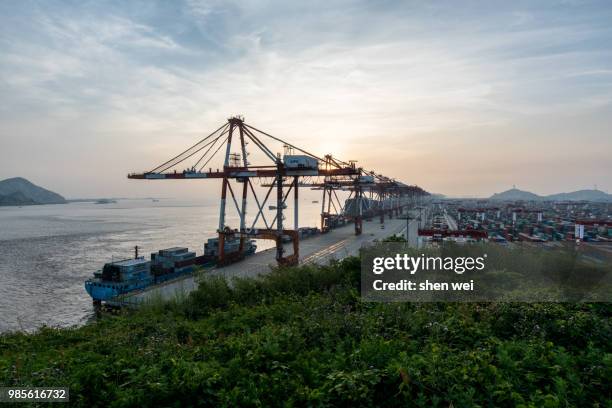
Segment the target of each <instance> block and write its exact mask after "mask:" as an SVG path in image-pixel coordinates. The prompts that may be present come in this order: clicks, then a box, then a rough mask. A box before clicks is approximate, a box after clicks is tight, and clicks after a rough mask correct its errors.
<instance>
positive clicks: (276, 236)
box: [128, 116, 427, 265]
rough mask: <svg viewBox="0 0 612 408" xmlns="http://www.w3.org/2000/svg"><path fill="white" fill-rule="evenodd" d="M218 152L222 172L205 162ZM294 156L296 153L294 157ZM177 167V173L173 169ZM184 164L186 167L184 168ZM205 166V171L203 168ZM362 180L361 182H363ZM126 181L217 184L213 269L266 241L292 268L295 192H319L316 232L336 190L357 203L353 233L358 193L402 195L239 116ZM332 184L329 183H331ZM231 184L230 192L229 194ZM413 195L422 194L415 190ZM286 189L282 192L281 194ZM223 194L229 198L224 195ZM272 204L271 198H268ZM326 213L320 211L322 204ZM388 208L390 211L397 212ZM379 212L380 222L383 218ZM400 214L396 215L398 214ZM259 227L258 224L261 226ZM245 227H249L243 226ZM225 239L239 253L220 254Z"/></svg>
mask: <svg viewBox="0 0 612 408" xmlns="http://www.w3.org/2000/svg"><path fill="white" fill-rule="evenodd" d="M263 140H268V141H270V140H271V141H274V142H278V143H282V145H283V146H284V148H285V154H284V155H283V156H281V154H280V153H276V154H275V153H274V152H273V151H272V150H271V149H270V148H269V147H268V145H266V144H265V143H264V142H263ZM251 144H252V145H255V147H256V148H257V149H254V150H255V151H254V152H253V151H249V148H248V147H249V146H250V145H251ZM222 149H224V152H225V153H224V154H223V156H222V168H221V169H219V168H217V169H215V170H213V167H212V165H210V163H211V161H212V160H213V158H214V157H217V153H218V152H219V151H221V150H222ZM295 152H299V154H295ZM251 153H257V154H254V156H255V155H259V156H260V158H261V159H262V160H263V161H262V163H261V164H257V165H253V164H252V163H251V161H250V160H251V159H250V156H251ZM179 165H182V167H183V169H182V170H180V169H179V168H178V167H177V166H179ZM185 165H187V167H185ZM207 166H209V167H208V169H207ZM364 176H365V178H364ZM300 177H302V178H307V179H309V180H312V179H318V178H323V179H324V181H323V183H300V181H299V179H300ZM128 178H130V179H143V180H178V179H221V182H222V184H221V200H220V210H219V225H218V229H217V233H218V237H219V254H218V264H219V265H224V264H226V263H229V262H232V261H234V260H236V259H237V258H241V257H242V256H243V250H244V244H245V240H247V239H251V238H254V239H271V240H273V241H275V243H276V260H277V262H278V263H279V264H281V265H294V264H296V263H297V262H298V260H299V234H298V220H299V212H298V198H299V188H300V187H304V186H308V187H310V188H319V187H321V188H322V189H323V191H324V197H325V195H326V194H327V200H326V199H325V198H324V200H323V204H322V229H323V230H325V229H326V219H329V217H330V211H331V210H330V207H331V206H332V205H333V206H334V207H335V210H336V211H337V212H341V211H342V204H341V203H340V200H339V198H338V196H337V194H336V191H335V190H336V189H346V190H348V191H351V194H352V195H353V197H354V198H358V199H359V200H358V202H359V210H358V212H357V214H356V215H353V216H352V219H354V221H355V232H356V233H357V234H359V233H361V228H362V227H361V218H362V209H361V205H362V202H361V200H362V198H363V194H364V191H366V190H367V191H370V193H371V194H374V193H373V191H376V194H377V195H379V196H380V197H387V196H393V197H396V196H401V195H402V194H404V193H405V192H406V191H407V190H406V189H404V188H403V187H402V186H403V185H402V184H401V183H399V184H398V183H397V182H395V181H394V180H391V179H387V178H384V177H383V176H379V175H376V180H374V178H373V177H370V174H369V172H366V171H364V170H363V169H362V168H358V167H356V165H355V162H354V161H351V162H344V161H340V160H337V159H335V158H333V157H332V156H331V155H327V156H325V157H319V156H316V155H314V154H312V153H310V152H308V151H306V150H304V149H301V148H299V147H297V146H294V145H292V144H290V143H288V142H286V141H284V140H282V139H280V138H278V137H275V136H272V135H271V134H269V133H266V132H264V131H261V130H259V129H257V128H255V127H253V126H251V125H249V124H247V123H245V121H244V118H242V117H240V116H235V117H231V118H229V119H228V120H227V123H225V124H223V125H222V126H220V127H219V128H217V129H216V130H215V131H214V132H212V133H211V134H209V135H208V136H206V137H205V138H203V139H201V140H200V141H198V142H197V143H196V144H194V145H193V146H191V147H189V148H188V149H187V150H184V151H183V152H181V153H180V154H178V155H176V156H174V157H173V158H172V159H170V160H168V161H166V162H164V163H162V164H161V165H159V166H157V167H155V168H153V169H152V170H150V171H147V172H144V173H132V174H129V175H128ZM253 180H259V181H260V184H261V186H263V187H267V190H265V191H266V192H265V196H264V198H263V200H260V197H259V196H258V194H257V192H256V189H255V188H254V186H253V184H254V183H253ZM334 183H335V184H334ZM232 185H234V186H235V187H236V190H234V187H232ZM406 187H410V188H413V187H415V188H416V189H418V190H414V191H418V192H419V193H422V194H427V193H425V192H424V191H423V190H421V189H420V188H418V187H416V186H406ZM284 188H286V190H285V189H284ZM274 189H276V200H275V201H276V202H275V205H274V206H270V208H271V209H273V210H275V213H276V214H275V216H274V218H273V219H272V220H271V222H268V219H267V218H266V215H265V211H264V209H265V207H266V204H267V203H268V200H269V199H270V196H271V193H272V191H273V190H274ZM228 192H229V194H228ZM291 192H293V200H294V203H293V210H294V215H293V222H294V225H293V229H290V228H286V227H285V225H284V222H283V221H284V214H283V211H284V209H286V207H287V206H286V203H287V200H288V198H289V195H290V194H291ZM332 195H333V196H334V198H335V201H336V202H337V203H338V204H339V208H338V207H336V204H335V203H332ZM228 198H229V199H231V202H230V207H231V203H233V204H234V208H235V210H236V213H237V215H238V217H239V219H240V225H239V228H234V229H232V228H230V227H229V226H228V225H226V223H227V217H226V215H227V206H228ZM251 200H252V202H254V203H255V205H256V206H257V212H256V213H255V216H254V217H251V219H248V218H247V208H248V202H249V201H251ZM270 201H273V199H270ZM326 204H327V206H328V208H327V211H325V210H326V209H325V205H326ZM397 208H398V207H397V206H393V207H392V208H391V211H393V210H397ZM384 211H387V210H383V215H382V216H383V217H384ZM400 211H401V210H400ZM262 222H263V225H261V223H262ZM249 224H250V225H249ZM228 237H231V238H239V239H240V246H239V250H238V251H236V252H234V253H232V254H226V251H225V241H226V239H228ZM286 237H288V238H290V240H291V242H292V244H293V253H292V254H291V255H287V256H286V255H285V254H284V248H283V239H284V238H286Z"/></svg>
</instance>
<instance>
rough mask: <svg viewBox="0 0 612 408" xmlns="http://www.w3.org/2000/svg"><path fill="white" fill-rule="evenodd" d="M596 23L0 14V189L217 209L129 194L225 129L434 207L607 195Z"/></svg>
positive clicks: (179, 6)
mask: <svg viewBox="0 0 612 408" xmlns="http://www.w3.org/2000/svg"><path fill="white" fill-rule="evenodd" d="M611 21H612V3H610V2H607V1H556V2H550V1H537V2H533V1H525V2H523V1H513V2H506V1H491V2H489V1H447V2H443V1H438V2H426V1H402V2H395V1H376V2H360V1H338V2H336V1H309V2H287V1H250V0H246V1H201V0H188V1H159V2H155V1H84V0H79V1H53V0H51V1H41V2H36V1H19V2H13V1H3V2H0V179H3V178H8V177H13V176H22V177H26V178H28V179H30V180H31V181H33V182H34V183H36V184H38V185H41V186H44V187H46V188H49V189H51V190H54V191H57V192H59V193H60V194H62V195H64V196H66V197H69V198H76V197H102V196H114V197H142V196H172V197H202V196H215V197H216V196H217V195H218V190H219V185H218V183H215V182H209V181H193V182H192V181H180V182H176V181H173V182H171V181H167V182H162V181H156V182H151V181H138V180H128V179H127V178H126V175H127V173H129V172H133V171H145V170H149V169H151V168H153V167H155V166H156V165H157V164H160V163H162V162H164V161H165V160H167V159H169V158H170V157H172V156H174V155H175V154H177V153H179V152H180V151H182V150H183V149H185V148H187V147H188V146H190V145H191V144H193V143H194V142H196V141H197V140H199V139H201V138H202V137H203V136H205V135H207V134H208V133H210V132H212V131H213V130H214V129H216V128H218V127H219V126H220V125H221V124H223V123H224V122H225V121H226V120H227V118H228V117H230V116H233V115H238V114H239V115H242V116H244V117H245V120H246V122H247V123H249V124H251V125H253V126H255V127H257V128H259V129H262V130H265V131H267V132H269V133H271V134H273V135H275V136H278V137H282V138H283V139H286V140H288V141H290V142H291V143H293V144H295V145H297V146H301V147H304V148H307V150H309V151H311V152H313V153H316V154H319V155H323V154H326V153H332V154H333V155H334V156H337V157H339V158H341V159H343V160H349V159H353V160H357V164H358V165H360V166H364V167H366V168H368V169H374V170H375V171H377V172H379V173H382V174H385V175H387V176H390V177H394V178H396V179H398V180H401V181H403V182H405V183H407V184H417V185H419V186H421V187H423V188H424V189H425V190H427V191H430V192H435V193H443V194H447V195H452V196H489V195H491V194H493V193H495V192H499V191H503V190H506V189H508V188H511V187H512V186H513V185H516V187H517V188H520V189H524V190H530V191H533V192H535V193H538V194H550V193H557V192H564V191H573V190H577V189H584V188H593V187H594V186H595V185H596V186H597V187H598V188H599V189H601V190H604V191H608V192H612V177H611V175H612V137H611V136H612V135H611V129H612V24H610V22H611ZM254 164H257V163H254Z"/></svg>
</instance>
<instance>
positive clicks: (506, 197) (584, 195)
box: [489, 188, 612, 202]
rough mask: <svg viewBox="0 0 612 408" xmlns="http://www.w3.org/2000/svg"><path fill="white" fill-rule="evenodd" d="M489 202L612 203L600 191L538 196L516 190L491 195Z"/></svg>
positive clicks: (608, 195) (607, 196)
mask: <svg viewBox="0 0 612 408" xmlns="http://www.w3.org/2000/svg"><path fill="white" fill-rule="evenodd" d="M489 199H490V200H500V201H518V200H524V201H600V202H601V201H612V194H607V193H605V192H603V191H600V190H579V191H573V192H571V193H559V194H551V195H547V196H539V195H537V194H534V193H531V192H529V191H523V190H519V189H516V188H512V189H510V190H507V191H504V192H502V193H496V194H493V195H492V196H491V197H490V198H489Z"/></svg>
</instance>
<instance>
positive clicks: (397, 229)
mask: <svg viewBox="0 0 612 408" xmlns="http://www.w3.org/2000/svg"><path fill="white" fill-rule="evenodd" d="M411 222H416V221H411ZM384 226H385V228H384V229H383V228H381V224H380V223H379V221H378V220H377V219H373V220H372V221H364V223H363V233H362V234H361V235H354V230H353V225H351V224H349V225H345V226H342V227H338V228H336V229H333V230H331V231H329V232H328V233H325V234H321V235H318V236H316V237H312V238H308V239H306V240H304V241H301V242H300V261H299V263H300V264H301V265H304V264H309V263H312V264H318V265H324V264H327V263H329V262H330V261H331V260H333V259H342V258H345V257H348V256H353V255H357V254H358V253H359V249H360V248H361V247H362V246H363V245H364V244H367V243H371V242H374V241H375V240H382V239H385V238H387V237H389V236H391V235H394V234H403V233H404V232H405V230H406V219H401V218H392V219H387V220H385V222H384ZM286 246H287V247H289V246H290V244H289V245H286ZM287 250H288V251H290V250H291V249H290V248H288V249H287ZM275 255H276V251H275V248H270V249H267V250H264V251H261V252H257V253H255V254H253V255H251V256H249V257H248V258H246V259H244V260H242V261H240V262H236V263H234V264H231V265H227V266H224V267H214V268H210V269H206V270H205V272H204V273H199V274H195V275H187V276H184V277H181V278H179V279H175V280H172V281H168V282H165V283H163V284H161V285H157V286H153V287H150V288H147V289H145V290H143V291H139V292H134V293H129V294H127V295H123V296H121V297H119V298H116V299H114V300H111V301H109V302H107V304H109V305H113V306H136V305H138V304H142V303H145V302H147V301H152V300H172V299H178V298H180V297H183V296H186V295H187V294H189V292H191V291H193V290H195V289H197V287H198V282H199V280H200V279H206V277H209V276H223V277H225V278H227V279H228V280H231V279H232V278H236V277H241V278H245V277H256V276H258V275H261V274H265V273H268V272H270V271H271V270H272V268H273V267H274V266H275V265H276V260H275Z"/></svg>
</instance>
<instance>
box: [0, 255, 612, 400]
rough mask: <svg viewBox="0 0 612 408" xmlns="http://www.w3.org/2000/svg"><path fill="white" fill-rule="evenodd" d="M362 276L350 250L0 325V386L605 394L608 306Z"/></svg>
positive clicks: (493, 396) (86, 393)
mask: <svg viewBox="0 0 612 408" xmlns="http://www.w3.org/2000/svg"><path fill="white" fill-rule="evenodd" d="M359 285H360V262H359V259H358V258H348V259H346V260H344V261H342V262H337V263H334V264H331V265H329V266H326V267H314V266H304V267H297V268H281V269H278V270H276V271H273V272H272V273H271V274H270V275H267V276H264V277H261V278H258V279H240V280H237V281H235V282H233V284H231V285H230V284H229V283H228V282H227V281H225V280H223V279H220V278H216V279H207V280H204V281H203V282H202V283H201V284H200V288H199V290H198V291H196V292H194V293H192V294H191V295H190V296H188V297H187V298H185V299H177V300H175V301H172V302H167V303H161V302H155V303H153V304H149V305H147V306H146V307H143V308H142V309H140V310H137V311H126V312H124V313H122V314H120V315H109V316H105V317H104V318H103V319H100V320H99V321H98V322H96V323H94V324H89V325H86V326H83V327H79V328H72V329H53V328H43V329H41V330H39V331H38V332H37V333H35V334H23V333H13V334H5V335H2V336H0V384H2V385H5V386H13V385H16V386H68V387H70V396H71V405H74V406H84V407H85V406H86V407H98V406H100V407H101V406H104V407H107V406H110V407H128V406H130V407H131V406H139V407H141V406H144V407H148V406H155V407H159V406H168V407H179V406H181V407H183V406H245V407H251V406H252V407H266V406H322V407H323V406H347V407H358V406H389V407H394V406H415V407H449V406H451V405H452V406H454V407H464V406H482V407H504V406H512V407H514V406H523V407H574V406H576V407H612V387H611V386H610V380H611V379H612V350H611V347H610V344H612V324H611V319H610V317H611V315H612V306H611V305H610V304H606V303H592V304H589V303H586V304H561V303H539V304H511V303H500V304H495V303H487V304H460V303H429V304H408V303H393V304H382V303H369V302H364V301H362V300H361V298H360V294H359ZM20 406H23V405H21V404H20Z"/></svg>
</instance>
